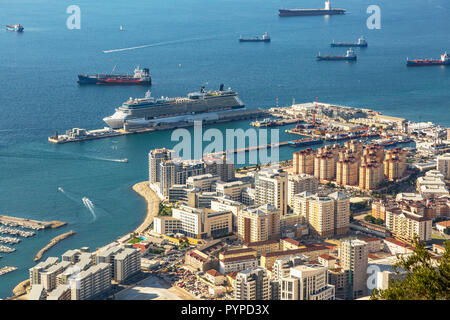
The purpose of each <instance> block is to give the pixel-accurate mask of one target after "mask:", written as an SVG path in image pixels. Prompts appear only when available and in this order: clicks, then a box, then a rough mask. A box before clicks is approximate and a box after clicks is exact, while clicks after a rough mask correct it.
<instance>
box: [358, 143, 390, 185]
mask: <svg viewBox="0 0 450 320" xmlns="http://www.w3.org/2000/svg"><path fill="white" fill-rule="evenodd" d="M364 151H366V150H364ZM383 181H384V165H383V162H379V161H377V160H376V158H367V157H362V159H361V167H360V168H359V188H360V189H362V190H368V191H370V190H375V189H376V188H377V187H378V186H379V185H380V184H381V183H382V182H383Z"/></svg>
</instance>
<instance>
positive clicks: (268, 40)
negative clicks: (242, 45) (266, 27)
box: [239, 32, 270, 42]
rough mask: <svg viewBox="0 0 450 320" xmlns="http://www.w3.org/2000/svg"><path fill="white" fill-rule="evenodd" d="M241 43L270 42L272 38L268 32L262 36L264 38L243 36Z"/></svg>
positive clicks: (240, 39)
mask: <svg viewBox="0 0 450 320" xmlns="http://www.w3.org/2000/svg"><path fill="white" fill-rule="evenodd" d="M239 42H270V36H269V34H268V33H267V32H266V33H264V34H263V35H262V38H259V37H255V38H242V36H241V37H240V38H239Z"/></svg>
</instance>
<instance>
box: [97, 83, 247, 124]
mask: <svg viewBox="0 0 450 320" xmlns="http://www.w3.org/2000/svg"><path fill="white" fill-rule="evenodd" d="M242 109H245V105H244V103H243V102H242V101H241V100H240V99H239V97H238V94H237V92H235V91H232V90H231V88H228V90H224V89H223V84H221V85H220V89H219V90H217V91H205V87H201V89H200V92H193V93H189V94H188V95H187V97H176V98H168V97H161V98H153V97H152V96H151V93H150V91H147V93H146V95H145V97H144V98H140V99H133V98H130V99H128V100H127V101H126V102H124V103H123V104H122V105H121V106H120V107H119V108H117V109H116V112H115V113H114V114H113V115H112V116H109V117H106V118H104V119H103V121H105V122H106V123H107V124H108V125H109V126H110V127H111V128H113V129H118V128H123V127H124V124H128V125H149V124H150V123H151V122H153V123H154V124H155V125H158V124H159V123H162V122H174V121H188V120H189V119H190V118H198V119H213V118H218V114H219V113H224V112H227V113H230V112H234V111H235V110H242Z"/></svg>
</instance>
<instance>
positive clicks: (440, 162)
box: [437, 153, 450, 180]
mask: <svg viewBox="0 0 450 320" xmlns="http://www.w3.org/2000/svg"><path fill="white" fill-rule="evenodd" d="M437 169H438V170H439V171H440V172H441V173H442V174H443V175H444V179H447V180H448V179H450V153H446V154H444V155H440V156H438V157H437Z"/></svg>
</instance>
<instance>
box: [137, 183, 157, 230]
mask: <svg viewBox="0 0 450 320" xmlns="http://www.w3.org/2000/svg"><path fill="white" fill-rule="evenodd" d="M132 189H133V191H134V192H136V193H137V194H138V195H139V196H141V197H142V198H144V199H145V201H146V202H147V215H146V216H145V219H144V221H143V222H142V223H141V225H140V226H139V227H137V228H136V230H134V233H137V234H139V233H142V232H144V231H145V230H147V229H148V228H149V227H150V225H151V224H152V223H153V218H154V217H156V216H157V215H158V211H159V203H160V200H159V198H158V196H157V194H156V193H155V192H154V191H153V190H152V189H151V188H150V186H149V184H148V181H143V182H138V183H136V184H135V185H133V187H132Z"/></svg>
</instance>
